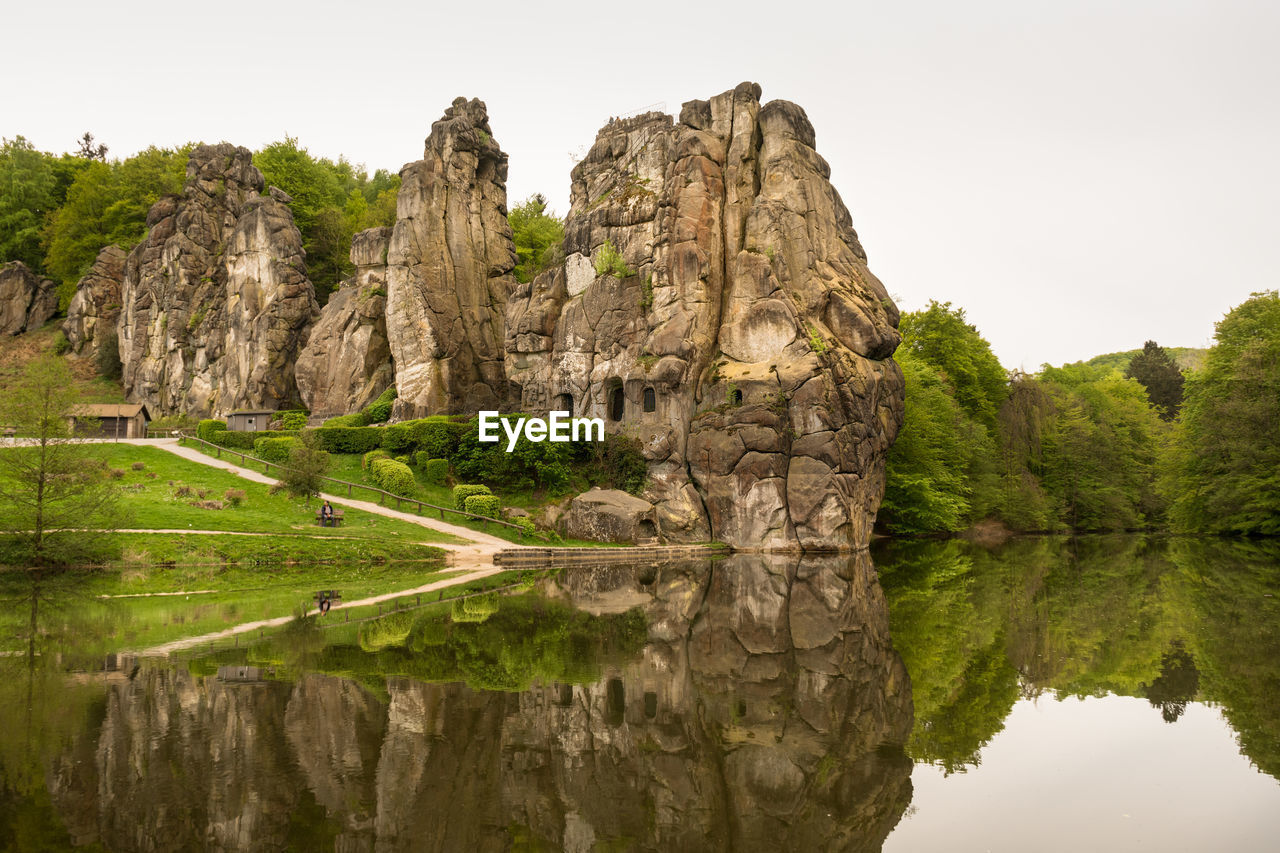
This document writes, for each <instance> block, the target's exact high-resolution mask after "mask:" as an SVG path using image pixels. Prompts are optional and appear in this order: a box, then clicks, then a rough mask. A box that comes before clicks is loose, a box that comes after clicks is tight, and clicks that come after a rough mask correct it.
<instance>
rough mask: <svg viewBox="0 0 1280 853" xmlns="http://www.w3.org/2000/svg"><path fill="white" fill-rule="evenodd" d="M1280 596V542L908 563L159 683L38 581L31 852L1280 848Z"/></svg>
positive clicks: (15, 726)
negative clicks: (81, 849) (71, 849)
mask: <svg viewBox="0 0 1280 853" xmlns="http://www.w3.org/2000/svg"><path fill="white" fill-rule="evenodd" d="M1278 588H1280V549H1278V548H1276V547H1275V546H1274V545H1271V546H1267V545H1260V544H1255V543H1248V542H1225V541H1217V540H1214V541H1208V542H1202V541H1186V540H1165V539H1147V538H1142V537H1121V536H1107V537H1082V538H1077V539H1056V538H1036V539H1021V540H1014V541H1012V542H1010V543H1007V544H1006V545H1004V546H1002V547H1000V548H997V549H993V550H985V549H981V548H978V547H976V546H972V545H969V544H967V543H964V542H930V543H905V544H904V543H891V544H887V545H885V546H883V547H880V548H877V549H875V550H874V551H873V552H872V553H871V554H861V555H855V556H852V557H847V556H846V557H836V556H825V555H806V556H760V555H735V556H731V557H728V558H724V559H718V560H702V561H691V562H671V563H664V564H659V565H646V566H611V567H605V568H596V569H566V570H564V571H562V572H560V573H557V574H554V575H547V576H545V577H543V578H542V579H540V580H537V581H536V582H530V583H526V584H524V585H523V586H521V587H519V588H517V589H515V590H510V591H507V592H506V593H502V594H500V593H487V594H481V595H475V596H472V597H470V598H467V599H464V600H460V601H457V602H453V603H442V604H431V603H424V604H423V606H421V607H413V608H411V609H405V610H398V611H395V612H393V613H391V614H390V615H387V616H384V617H382V618H377V619H363V620H359V621H351V622H347V621H344V615H343V614H342V609H341V607H337V608H334V609H333V610H332V611H331V612H330V613H329V614H327V615H326V616H324V617H321V618H319V619H315V618H312V619H302V620H295V621H294V622H292V623H290V624H289V625H286V626H285V627H283V628H280V629H278V630H275V631H274V632H273V631H266V632H263V634H262V635H261V636H257V635H254V636H253V637H252V639H248V638H246V639H242V640H237V641H234V642H231V641H224V642H220V643H217V644H212V645H210V644H204V645H201V646H199V647H198V648H196V649H193V650H190V651H186V652H182V653H177V654H174V655H171V656H169V657H153V656H145V655H138V654H136V650H131V649H128V648H123V647H113V646H112V642H111V641H109V640H108V639H104V638H111V637H118V636H121V631H120V622H121V620H127V619H129V618H133V617H131V616H130V615H129V612H126V611H124V610H122V608H121V606H120V605H119V604H118V603H115V602H103V601H98V600H94V599H91V598H88V597H85V596H79V597H77V596H74V595H68V594H67V593H66V590H65V587H64V586H57V587H56V588H55V587H51V586H50V585H48V584H41V585H31V584H25V583H22V582H20V581H19V579H16V578H6V579H4V582H3V584H2V585H0V597H2V598H3V599H4V602H3V604H4V607H3V613H2V615H0V627H2V628H3V638H2V639H3V646H2V648H0V652H2V653H3V657H0V710H2V711H3V721H4V726H3V728H2V729H0V772H2V774H3V776H2V777H0V785H2V787H0V847H4V848H6V849H8V848H13V849H19V850H27V849H62V848H66V847H75V846H81V847H85V848H87V849H109V850H189V849H225V850H240V849H244V850H281V849H296V850H322V849H337V850H344V851H347V850H352V851H355V850H379V851H381V850H388V851H391V850H449V851H452V850H507V849H522V850H560V849H564V850H574V851H586V850H632V849H639V850H773V851H776V850H791V849H809V850H857V851H862V850H882V849H883V850H889V851H916V850H1018V851H1025V850H1080V849H1090V850H1132V849H1140V848H1158V849H1161V850H1164V851H1169V850H1205V849H1213V850H1262V849H1272V848H1273V847H1274V844H1275V839H1276V838H1277V837H1280V783H1278V782H1277V778H1278V774H1280V709H1277V700H1278V699H1280V604H1278V603H1277V600H1276V595H1277V592H1280V589H1278ZM200 606H202V605H199V604H196V603H188V602H186V601H178V602H173V603H171V604H169V605H166V607H167V608H168V610H167V611H166V613H167V614H168V615H167V616H166V619H174V620H178V621H179V622H180V620H181V619H182V618H184V617H183V614H182V613H181V611H182V609H183V608H192V609H194V608H198V607H200ZM148 612H149V611H148ZM151 617H152V618H153V617H154V614H153V613H152V614H151ZM191 624H200V620H199V619H198V618H194V617H193V618H192V619H191ZM126 633H127V632H126ZM95 845H96V848H95Z"/></svg>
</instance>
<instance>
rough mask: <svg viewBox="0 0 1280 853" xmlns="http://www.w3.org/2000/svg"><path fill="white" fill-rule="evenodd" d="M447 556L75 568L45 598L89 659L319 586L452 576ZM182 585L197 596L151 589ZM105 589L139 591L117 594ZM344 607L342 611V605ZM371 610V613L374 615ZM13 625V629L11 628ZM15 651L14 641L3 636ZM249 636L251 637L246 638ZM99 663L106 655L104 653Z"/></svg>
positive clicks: (23, 579)
mask: <svg viewBox="0 0 1280 853" xmlns="http://www.w3.org/2000/svg"><path fill="white" fill-rule="evenodd" d="M452 574H453V572H446V571H442V570H441V565H440V563H439V562H417V563H407V564H406V563H388V564H385V565H372V564H369V563H346V564H334V565H328V566H315V565H309V566H283V565H275V566H271V567H270V568H250V567H245V566H229V567H228V566H174V567H164V566H154V565H151V566H136V567H133V568H130V569H126V570H124V571H119V572H117V571H112V570H96V571H67V572H62V573H60V574H56V575H51V576H46V577H44V578H42V579H41V580H40V584H39V589H40V595H41V597H42V598H43V599H44V600H46V601H49V602H52V603H54V604H56V606H57V609H58V611H59V612H60V613H61V614H63V615H62V617H60V618H63V619H70V620H72V621H74V622H76V623H77V624H82V625H83V628H82V629H79V630H77V632H76V634H77V637H78V639H77V641H76V643H75V648H74V649H69V650H68V652H69V653H71V654H73V655H75V656H77V657H79V656H82V655H83V656H84V657H85V658H86V660H88V659H91V658H93V657H95V656H101V655H102V654H105V653H108V652H114V651H120V650H122V649H141V648H148V647H151V646H156V645H160V644H162V643H166V642H169V641H172V640H177V639H182V638H184V637H190V636H199V635H201V634H207V633H212V632H215V631H221V630H224V629H226V628H230V627H233V626H235V625H240V624H243V623H245V622H253V621H257V620H260V619H274V618H278V617H281V616H289V615H291V614H293V613H295V612H297V611H298V610H299V609H300V608H301V606H303V605H307V606H308V607H309V608H312V609H314V607H315V593H316V592H317V591H318V590H322V589H337V590H340V591H341V592H342V595H343V598H344V599H345V600H347V601H352V600H355V599H357V598H364V597H368V596H371V595H380V594H384V593H388V592H395V591H397V590H402V589H408V588H412V587H415V586H421V585H423V584H427V583H431V582H432V581H436V580H441V579H443V578H447V577H449V576H451V575H452ZM31 589H32V586H31V583H30V579H29V578H28V577H27V576H26V573H24V572H9V573H3V574H0V637H3V638H11V637H15V636H20V635H21V634H22V632H23V630H24V628H23V623H22V620H23V619H24V618H25V613H26V608H25V602H27V601H29V599H30V596H31ZM180 590H212V591H213V592H210V593H197V594H193V595H189V596H188V595H176V596H174V595H163V596H151V595H148V594H151V593H161V592H171V591H180ZM103 596H137V597H129V598H116V597H106V598H104V597H103ZM334 612H335V613H337V612H338V611H334ZM371 614H372V611H371V612H370V614H365V615H371ZM10 629H12V630H10ZM0 642H2V643H3V645H4V650H6V651H8V650H11V649H10V647H9V642H10V641H9V640H7V639H6V640H3V641H0ZM241 642H244V641H241ZM97 665H98V666H101V661H100V660H98V662H97Z"/></svg>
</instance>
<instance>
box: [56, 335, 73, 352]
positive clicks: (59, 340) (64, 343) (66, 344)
mask: <svg viewBox="0 0 1280 853" xmlns="http://www.w3.org/2000/svg"><path fill="white" fill-rule="evenodd" d="M69 349H71V341H69V340H67V336H66V335H65V334H63V332H62V330H61V329H59V330H58V331H56V332H54V334H53V352H54V354H55V355H62V354H63V353H65V352H66V351H67V350H69Z"/></svg>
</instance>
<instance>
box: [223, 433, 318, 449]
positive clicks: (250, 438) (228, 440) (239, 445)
mask: <svg viewBox="0 0 1280 853" xmlns="http://www.w3.org/2000/svg"><path fill="white" fill-rule="evenodd" d="M297 434H298V433H297V432H296V431H293V430H279V429H263V430H258V431H257V432H242V431H240V430H230V429H219V430H214V432H213V437H212V438H210V439H207V440H208V441H212V442H213V443H214V444H216V445H218V446H219V447H230V448H233V449H235V450H244V451H252V450H253V449H254V445H255V444H256V443H257V441H258V440H259V439H262V438H292V437H294V436H296V435H297Z"/></svg>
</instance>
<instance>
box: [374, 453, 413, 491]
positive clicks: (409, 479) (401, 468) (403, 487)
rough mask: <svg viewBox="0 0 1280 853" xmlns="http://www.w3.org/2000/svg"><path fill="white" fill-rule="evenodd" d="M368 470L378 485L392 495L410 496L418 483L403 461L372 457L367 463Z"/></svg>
mask: <svg viewBox="0 0 1280 853" xmlns="http://www.w3.org/2000/svg"><path fill="white" fill-rule="evenodd" d="M369 471H370V472H371V473H372V476H373V480H374V482H375V483H377V484H378V487H379V488H380V489H382V490H384V491H388V492H391V494H393V495H400V496H401V497H411V496H412V495H413V493H414V492H415V491H417V486H418V484H417V483H416V482H415V481H414V479H413V471H412V470H411V469H410V468H409V466H408V465H406V464H404V463H403V462H397V461H396V460H394V459H374V460H373V461H372V462H370V463H369Z"/></svg>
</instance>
